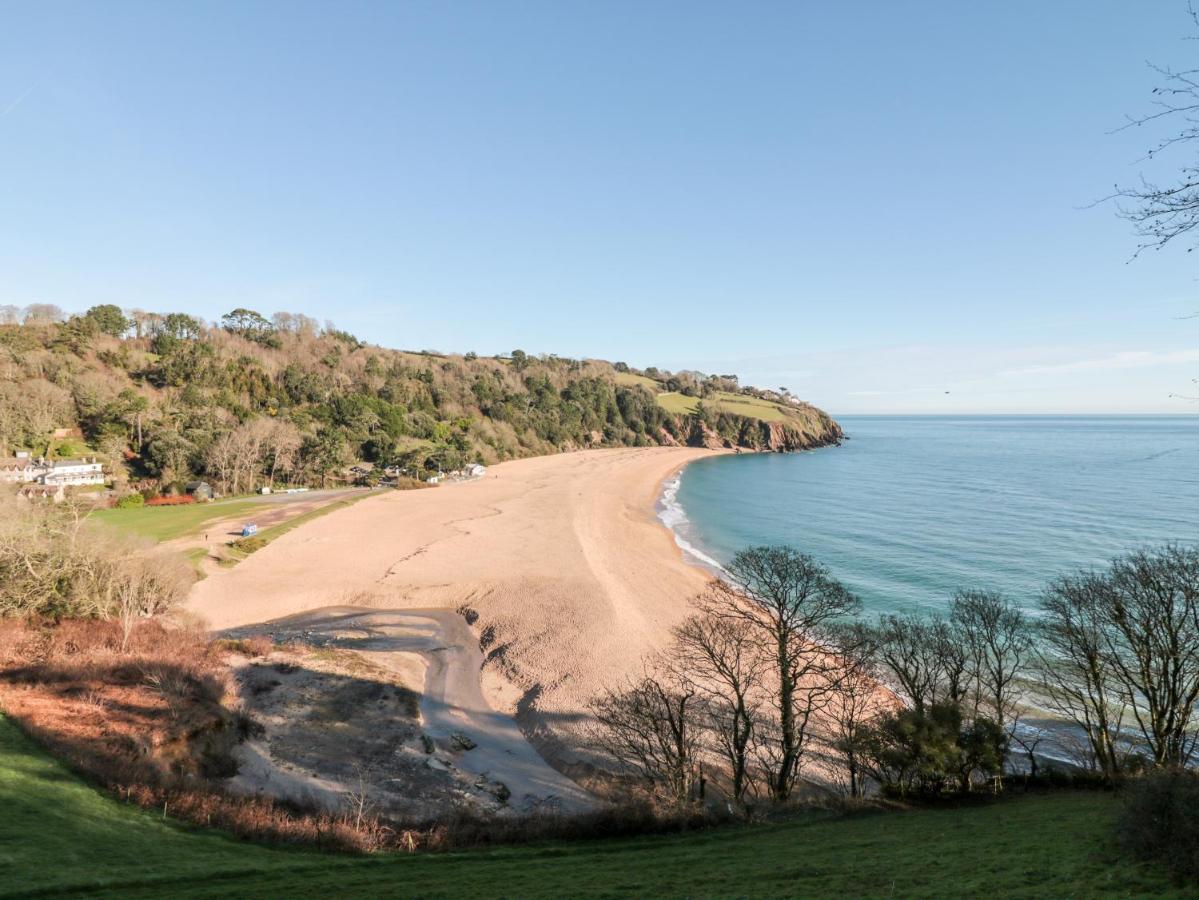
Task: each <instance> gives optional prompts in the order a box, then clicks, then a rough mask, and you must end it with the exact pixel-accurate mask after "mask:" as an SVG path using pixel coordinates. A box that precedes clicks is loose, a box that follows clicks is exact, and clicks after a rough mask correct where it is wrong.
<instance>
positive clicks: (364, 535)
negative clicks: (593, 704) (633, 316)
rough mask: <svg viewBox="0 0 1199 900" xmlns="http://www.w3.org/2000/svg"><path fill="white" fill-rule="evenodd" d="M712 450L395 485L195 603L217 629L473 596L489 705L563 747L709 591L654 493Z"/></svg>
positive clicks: (617, 454)
mask: <svg viewBox="0 0 1199 900" xmlns="http://www.w3.org/2000/svg"><path fill="white" fill-rule="evenodd" d="M710 454H711V451H706V450H695V449H684V448H668V447H660V448H645V449H617V450H590V451H581V452H577V453H569V454H562V455H558V456H549V457H538V458H535V459H526V460H518V461H514V462H509V463H504V464H503V465H500V466H495V467H493V468H492V469H490V470H489V471H488V473H487V475H486V477H485V478H483V479H481V480H478V481H474V482H467V483H463V484H453V485H446V486H443V487H439V488H437V489H436V490H426V491H406V492H389V493H383V494H380V495H379V496H377V497H373V498H370V499H367V500H364V501H362V502H361V503H359V504H357V505H355V506H353V507H350V508H348V509H345V510H341V511H338V512H336V513H333V514H331V515H329V516H326V517H324V518H321V519H318V520H316V521H314V522H311V523H309V524H307V525H305V526H303V527H301V528H299V529H297V530H295V531H293V532H290V533H288V534H286V535H284V536H283V537H282V538H280V539H279V540H277V541H275V542H274V543H272V544H270V545H269V546H268V547H266V548H264V549H263V550H260V551H259V552H257V553H255V554H254V555H253V556H251V557H250V558H249V559H247V560H246V561H244V562H242V563H241V564H240V565H238V566H237V567H236V568H234V569H232V570H230V571H227V572H221V573H219V574H216V575H213V576H211V577H209V578H207V579H205V580H204V581H202V582H200V583H198V584H197V585H196V586H195V588H194V589H193V592H192V595H191V598H190V601H189V606H190V609H191V610H192V611H193V612H195V613H196V614H198V615H199V616H201V617H202V618H204V619H205V620H207V622H208V623H209V624H210V625H211V626H212V627H213V628H218V629H219V628H229V627H234V626H244V625H248V624H252V623H256V622H264V621H267V620H270V619H275V618H278V617H281V616H286V615H292V614H295V613H298V612H302V611H305V610H312V609H319V608H321V607H327V606H334V605H352V606H373V607H377V608H392V609H415V608H430V607H432V608H445V609H459V608H462V607H469V609H470V610H471V613H470V615H469V617H470V618H471V619H473V620H474V621H473V627H474V630H475V633H476V634H477V635H479V636H480V637H481V639H482V641H483V643H484V649H485V651H486V653H487V657H486V663H485V666H484V672H483V688H484V692H485V694H486V696H487V699H488V702H489V703H491V705H492V706H493V707H494V708H496V709H497V710H501V711H505V712H509V713H512V714H514V715H516V716H517V718H518V720H519V721H520V723H521V725H522V728H524V729H525V730H526V733H528V732H530V731H534V730H536V731H537V732H538V741H537V743H538V745H539V746H540V747H541V749H542V750H543V752H546V751H547V750H549V751H550V753H551V755H552V754H553V752H554V750H553V748H554V747H555V746H556V745H557V744H558V742H557V741H556V740H554V738H555V737H568V738H569V736H571V735H572V734H574V732H575V726H576V725H577V723H578V721H579V715H580V713H581V712H582V710H583V708H584V706H585V704H586V702H587V700H588V699H589V698H590V697H591V696H593V695H594V694H595V693H596V692H597V691H598V690H600V689H601V688H602V687H603V686H604V685H605V684H613V683H615V682H617V681H619V680H620V679H621V678H623V677H624V676H625V675H627V674H630V673H635V672H636V671H638V670H639V668H640V664H641V660H642V658H643V656H644V655H645V654H646V653H648V652H650V651H652V650H653V649H655V648H657V647H660V646H662V645H663V644H664V643H665V642H666V640H667V639H668V637H669V630H670V628H671V626H672V625H674V624H675V623H676V622H677V621H678V620H679V619H680V618H681V617H682V616H683V615H684V614H685V612H686V608H687V601H688V599H689V598H690V597H692V596H694V595H695V594H696V593H698V592H699V591H700V590H701V589H702V588H703V586H704V584H705V582H706V580H707V575H706V574H705V573H704V571H703V570H702V569H700V568H698V567H696V566H693V565H690V564H688V563H687V562H685V561H684V559H683V556H682V554H681V553H680V551H679V549H678V547H677V546H676V545H675V543H674V540H673V537H672V536H671V534H670V533H669V532H668V531H667V530H666V529H665V528H663V527H662V526H661V524H660V523H659V522H658V521H657V519H656V517H655V514H654V502H655V500H656V498H657V496H658V493H659V491H660V486H661V483H662V481H663V480H664V479H665V478H667V477H668V476H669V475H671V474H672V473H673V472H675V471H677V470H678V469H679V468H680V467H681V466H683V465H685V464H686V463H687V462H689V461H690V460H692V459H695V458H698V457H700V456H705V455H710ZM475 616H477V619H476V618H475ZM547 729H548V733H547V731H546V730H547ZM575 736H576V737H577V735H575ZM567 743H568V744H572V743H574V740H569V739H568V741H567ZM557 761H558V762H563V761H564V760H563V759H561V758H560V759H558V760H557Z"/></svg>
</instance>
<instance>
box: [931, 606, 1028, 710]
mask: <svg viewBox="0 0 1199 900" xmlns="http://www.w3.org/2000/svg"><path fill="white" fill-rule="evenodd" d="M950 620H951V621H952V623H953V624H954V625H955V626H956V628H957V631H958V634H960V635H961V637H962V640H963V643H964V646H965V647H966V648H967V650H968V657H967V659H968V666H969V670H968V671H969V675H970V678H971V681H972V682H973V684H974V709H975V710H976V711H977V710H978V709H982V710H984V711H985V712H986V713H987V715H988V716H989V717H990V718H991V719H993V720H994V721H995V722H996V723H998V725H999V727H1000V728H1004V727H1008V726H1012V727H1014V725H1015V722H1016V719H1017V717H1018V714H1017V704H1018V703H1019V700H1020V696H1021V692H1020V690H1019V681H1018V677H1019V675H1020V673H1021V671H1022V670H1023V668H1024V665H1025V663H1026V661H1027V660H1028V658H1029V655H1030V652H1031V650H1032V630H1031V628H1030V626H1029V622H1028V618H1027V617H1026V616H1025V615H1024V613H1023V612H1022V611H1021V610H1020V608H1019V607H1017V606H1016V605H1015V604H1013V603H1011V602H1010V601H1009V600H1007V599H1006V598H1004V597H1003V596H1002V595H1000V594H997V593H995V592H994V591H959V592H958V593H957V595H956V596H955V597H954V598H953V604H952V606H951V607H950Z"/></svg>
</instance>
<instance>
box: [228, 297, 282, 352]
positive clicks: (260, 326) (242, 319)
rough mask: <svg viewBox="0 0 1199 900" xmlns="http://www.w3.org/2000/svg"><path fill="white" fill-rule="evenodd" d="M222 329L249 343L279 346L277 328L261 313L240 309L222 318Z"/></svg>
mask: <svg viewBox="0 0 1199 900" xmlns="http://www.w3.org/2000/svg"><path fill="white" fill-rule="evenodd" d="M221 327H222V328H224V329H225V330H226V331H228V332H229V333H230V334H236V335H240V336H241V337H244V338H245V339H246V340H248V341H254V342H255V343H256V344H263V345H267V346H272V345H277V343H278V342H277V341H276V340H275V326H274V325H272V324H271V323H270V321H269V320H268V319H267V318H266V317H264V316H263V315H262V314H261V313H259V312H256V311H255V310H252V309H245V308H243V307H240V306H239V307H238V308H237V309H235V310H233V311H232V312H227V313H225V315H223V316H221Z"/></svg>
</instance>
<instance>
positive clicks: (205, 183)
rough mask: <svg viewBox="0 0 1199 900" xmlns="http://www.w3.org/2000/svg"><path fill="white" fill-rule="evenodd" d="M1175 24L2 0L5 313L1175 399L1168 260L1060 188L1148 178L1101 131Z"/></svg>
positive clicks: (1003, 13)
mask: <svg viewBox="0 0 1199 900" xmlns="http://www.w3.org/2000/svg"><path fill="white" fill-rule="evenodd" d="M1188 25H1189V22H1188V19H1187V16H1186V8H1185V3H1184V2H1182V0H1177V2H1176V0H1138V2H1133V0H1053V2H1045V0H1002V2H1000V0H995V2H962V0H944V2H933V0H923V2H920V0H912V2H904V3H897V2H893V0H863V2H855V3H830V2H824V3H817V2H800V0H793V2H785V3H784V2H779V3H770V2H746V3H727V2H719V3H704V2H694V0H688V2H681V0H680V2H648V3H647V2H643V0H638V2H615V0H605V2H599V3H591V2H566V0H547V2H518V0H514V2H501V0H487V2H479V3H467V2H453V3H442V2H429V3H400V2H394V3H383V2H378V3H347V2H337V3H333V2H328V3H323V4H307V3H296V2H288V3H281V2H269V3H268V2H259V3H246V2H237V3H219V2H205V3H195V4H188V5H185V4H180V3H161V2H152V3H134V2H116V3H104V4H101V3H92V2H87V3H63V2H55V3H40V2H0V303H17V304H22V305H23V304H27V303H31V302H49V303H57V304H59V305H60V306H63V307H64V308H66V309H69V310H77V309H83V308H86V307H87V306H90V305H92V304H95V303H103V302H112V303H118V304H121V305H123V306H140V307H144V308H150V309H159V310H184V311H189V312H193V313H197V314H200V315H203V316H205V317H206V318H209V319H215V318H217V317H219V316H220V314H221V313H223V312H225V311H227V310H229V309H231V308H233V307H235V306H249V307H251V308H255V309H258V310H260V311H262V312H265V313H270V312H273V311H275V310H279V309H286V310H289V311H294V312H303V313H306V314H309V315H312V316H315V317H317V318H319V319H322V320H324V319H331V320H333V321H335V322H336V323H337V325H338V326H339V327H342V328H346V329H348V330H351V331H353V332H355V333H357V334H358V335H359V336H360V337H363V338H365V339H367V340H370V341H373V342H377V343H380V344H383V345H387V346H393V347H403V348H407V349H441V350H453V351H467V350H474V351H476V352H479V353H494V352H498V351H505V352H506V351H509V350H511V349H513V348H515V347H520V348H523V349H525V350H526V351H529V352H553V353H558V354H560V355H566V356H598V357H603V358H607V359H613V360H618V359H619V360H626V361H628V362H629V363H632V364H634V365H640V366H647V365H658V366H660V367H666V368H672V369H679V368H697V369H701V370H703V371H716V372H721V373H726V372H736V373H738V374H739V375H741V376H742V378H743V379H744V380H746V381H747V382H750V383H756V384H760V385H763V386H780V385H785V386H787V387H789V388H790V389H791V390H793V391H795V392H796V393H797V394H799V395H800V396H803V397H805V398H807V399H810V400H812V401H813V402H815V403H817V404H819V405H821V406H823V407H825V408H826V409H828V410H830V411H831V412H833V413H834V414H836V413H851V412H890V411H910V412H1023V411H1042V412H1060V411H1066V412H1087V411H1114V412H1153V411H1161V412H1194V411H1197V409H1199V407H1197V406H1196V405H1188V404H1187V403H1185V402H1183V401H1179V400H1171V399H1168V396H1167V395H1168V394H1169V393H1171V392H1181V393H1186V392H1187V391H1188V389H1189V388H1190V389H1194V391H1193V392H1199V388H1195V386H1194V385H1192V384H1191V378H1192V377H1193V376H1197V375H1199V319H1194V320H1185V319H1182V318H1180V317H1181V316H1184V315H1186V314H1188V313H1191V312H1194V311H1196V310H1199V298H1197V297H1196V293H1197V292H1196V287H1197V284H1196V276H1199V259H1197V258H1196V256H1195V255H1194V254H1191V255H1188V254H1187V253H1186V252H1185V249H1184V248H1182V247H1179V248H1177V249H1171V250H1165V251H1162V252H1160V253H1150V254H1148V255H1146V256H1143V257H1142V258H1141V259H1139V260H1137V261H1135V262H1133V263H1129V262H1128V260H1129V257H1130V255H1131V252H1132V250H1133V249H1134V246H1135V238H1134V237H1133V236H1132V235H1131V233H1130V227H1129V225H1128V223H1126V222H1123V221H1121V220H1119V219H1118V218H1116V217H1115V215H1114V210H1113V209H1112V208H1110V207H1108V206H1104V207H1100V208H1098V209H1086V208H1084V207H1085V206H1086V205H1087V204H1088V203H1090V202H1091V201H1093V200H1095V199H1096V198H1098V197H1100V196H1102V195H1103V194H1104V193H1105V192H1107V191H1108V190H1110V188H1111V187H1112V185H1113V184H1114V183H1115V182H1117V181H1121V182H1129V181H1135V180H1136V179H1137V178H1138V176H1139V173H1140V172H1141V171H1142V170H1144V168H1145V167H1144V165H1143V164H1142V163H1140V162H1138V160H1140V158H1141V157H1142V156H1143V153H1144V150H1145V149H1147V147H1148V145H1149V143H1151V138H1152V137H1153V134H1154V133H1150V132H1147V131H1146V130H1145V129H1139V130H1132V131H1127V132H1123V133H1119V134H1111V133H1110V132H1111V131H1112V129H1114V128H1116V127H1118V126H1119V125H1120V124H1121V122H1122V120H1123V117H1124V116H1125V115H1126V114H1133V113H1140V112H1144V111H1146V110H1147V109H1148V108H1149V107H1148V104H1149V103H1150V101H1151V95H1150V91H1151V89H1152V87H1153V86H1154V84H1155V83H1156V82H1157V79H1156V77H1155V76H1154V74H1153V73H1152V72H1151V71H1150V70H1149V68H1148V66H1147V64H1146V63H1147V61H1155V62H1160V63H1170V64H1176V65H1195V64H1196V58H1197V56H1199V43H1196V42H1193V41H1192V42H1187V41H1185V40H1184V39H1183V38H1184V37H1185V36H1187V35H1188V34H1190V33H1191V32H1190V31H1189V30H1188ZM1185 158H1186V157H1185V156H1181V157H1173V158H1168V159H1167V160H1166V163H1167V165H1173V164H1176V163H1178V162H1179V161H1180V160H1182V159H1185ZM1154 165H1156V163H1155V164H1154ZM1154 171H1157V172H1159V173H1160V172H1161V171H1164V170H1154ZM947 392H948V393H947Z"/></svg>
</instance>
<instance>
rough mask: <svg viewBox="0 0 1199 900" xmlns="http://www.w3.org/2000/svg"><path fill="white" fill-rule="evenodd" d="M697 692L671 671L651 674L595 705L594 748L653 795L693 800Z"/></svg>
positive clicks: (697, 735) (678, 800) (680, 802)
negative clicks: (606, 754)
mask: <svg viewBox="0 0 1199 900" xmlns="http://www.w3.org/2000/svg"><path fill="white" fill-rule="evenodd" d="M697 695H698V690H697V688H696V687H695V685H694V684H692V683H691V682H690V681H689V680H688V679H686V678H684V677H680V676H679V675H678V674H676V673H674V672H670V671H665V672H659V673H655V672H647V673H646V674H645V675H644V676H643V677H642V678H641V679H640V680H639V681H636V682H634V683H632V684H630V685H628V686H627V687H626V688H624V689H623V690H614V691H608V692H607V693H605V694H603V695H602V696H600V697H599V698H597V699H596V700H594V701H593V702H592V704H591V711H592V713H593V714H594V715H595V718H596V722H597V727H596V729H595V732H594V734H595V739H596V743H597V744H598V745H599V746H600V747H601V748H602V749H604V750H605V751H607V752H608V753H610V754H611V755H612V757H613V758H615V759H616V760H617V761H619V762H620V763H621V764H623V765H624V766H626V767H627V768H628V769H629V770H631V771H632V772H634V773H635V774H636V775H637V776H638V777H639V778H640V779H641V780H642V781H644V783H645V786H646V787H647V788H648V789H649V791H650V792H651V793H653V794H657V795H659V796H664V797H665V798H666V799H668V800H670V801H671V802H673V803H675V804H677V805H683V804H685V803H686V802H687V801H688V800H689V799H690V798H691V793H692V789H693V787H694V784H695V780H696V764H697V758H696V755H697V752H698V749H699V741H700V724H699V721H698V714H699V706H700V704H699V702H698V700H699V698H698V696H697Z"/></svg>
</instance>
